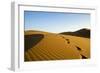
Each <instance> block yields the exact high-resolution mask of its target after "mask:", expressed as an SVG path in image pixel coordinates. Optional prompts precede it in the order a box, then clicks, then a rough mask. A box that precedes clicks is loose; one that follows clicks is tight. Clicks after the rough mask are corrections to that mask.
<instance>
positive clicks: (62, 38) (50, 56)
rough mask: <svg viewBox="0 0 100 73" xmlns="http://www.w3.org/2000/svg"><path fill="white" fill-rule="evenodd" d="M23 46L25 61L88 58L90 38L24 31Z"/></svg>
mask: <svg viewBox="0 0 100 73" xmlns="http://www.w3.org/2000/svg"><path fill="white" fill-rule="evenodd" d="M30 43H31V45H30ZM24 47H25V53H24V60H25V61H44V60H64V59H88V58H90V39H89V38H84V37H77V36H71V35H63V34H54V33H48V32H41V31H25V46H24Z"/></svg>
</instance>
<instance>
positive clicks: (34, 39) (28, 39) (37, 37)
mask: <svg viewBox="0 0 100 73" xmlns="http://www.w3.org/2000/svg"><path fill="white" fill-rule="evenodd" d="M24 37H25V43H24V44H25V45H24V47H25V51H27V50H28V49H30V48H32V47H34V46H35V45H36V44H38V43H39V42H40V41H41V40H42V39H43V38H44V35H43V34H32V35H25V36H24Z"/></svg>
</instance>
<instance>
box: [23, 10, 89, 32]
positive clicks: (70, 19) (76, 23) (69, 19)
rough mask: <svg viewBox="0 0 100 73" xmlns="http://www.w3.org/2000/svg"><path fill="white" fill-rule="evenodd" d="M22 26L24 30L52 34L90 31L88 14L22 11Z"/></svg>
mask: <svg viewBox="0 0 100 73" xmlns="http://www.w3.org/2000/svg"><path fill="white" fill-rule="evenodd" d="M24 25H25V26H24V27H25V30H39V31H47V32H54V33H60V32H66V31H75V30H78V29H81V28H89V29H90V14H86V13H84V14H83V13H63V12H40V11H24Z"/></svg>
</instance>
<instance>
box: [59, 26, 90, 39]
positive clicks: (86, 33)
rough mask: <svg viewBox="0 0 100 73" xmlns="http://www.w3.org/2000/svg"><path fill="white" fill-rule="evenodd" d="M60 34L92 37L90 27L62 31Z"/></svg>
mask: <svg viewBox="0 0 100 73" xmlns="http://www.w3.org/2000/svg"><path fill="white" fill-rule="evenodd" d="M60 34H65V35H72V36H79V37H85V38H90V29H85V28H84V29H80V30H78V31H75V32H62V33H60Z"/></svg>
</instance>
